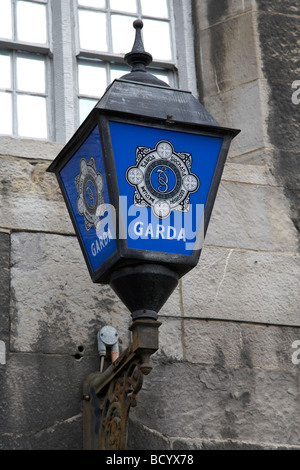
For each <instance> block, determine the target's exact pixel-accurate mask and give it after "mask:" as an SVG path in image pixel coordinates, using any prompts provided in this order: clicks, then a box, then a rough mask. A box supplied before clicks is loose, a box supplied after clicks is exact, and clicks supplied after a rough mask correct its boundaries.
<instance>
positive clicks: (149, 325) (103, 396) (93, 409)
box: [83, 320, 160, 450]
mask: <svg viewBox="0 0 300 470" xmlns="http://www.w3.org/2000/svg"><path fill="white" fill-rule="evenodd" d="M159 325H160V323H159V322H157V321H154V320H136V321H134V322H133V325H132V327H131V328H130V329H131V330H132V332H133V335H132V338H133V339H132V344H131V346H130V347H129V348H128V349H127V350H126V351H124V353H123V354H122V355H121V356H120V357H119V358H118V359H117V360H116V361H115V362H114V363H113V364H111V365H110V366H109V367H108V368H107V369H106V370H105V371H104V372H102V373H101V372H95V373H93V374H90V375H89V376H88V377H87V379H86V380H85V382H84V395H83V398H84V402H83V438H84V445H83V447H84V449H90V450H97V449H99V450H124V449H126V445H127V428H128V416H129V411H130V408H131V407H135V406H136V405H137V398H138V393H139V391H140V390H141V388H142V385H143V380H144V376H145V375H148V374H149V373H150V371H151V369H152V367H151V365H150V356H151V354H153V353H154V352H155V351H156V350H157V349H158V327H159Z"/></svg>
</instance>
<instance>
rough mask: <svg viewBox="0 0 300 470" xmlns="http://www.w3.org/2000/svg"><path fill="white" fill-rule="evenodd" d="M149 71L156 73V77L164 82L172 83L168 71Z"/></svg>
mask: <svg viewBox="0 0 300 470" xmlns="http://www.w3.org/2000/svg"><path fill="white" fill-rule="evenodd" d="M149 72H150V73H152V74H153V75H155V77H157V78H159V79H160V80H162V81H163V82H165V83H167V85H170V80H169V76H168V72H163V71H161V72H158V71H157V70H149Z"/></svg>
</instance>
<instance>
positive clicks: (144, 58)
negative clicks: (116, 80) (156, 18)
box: [122, 20, 169, 87]
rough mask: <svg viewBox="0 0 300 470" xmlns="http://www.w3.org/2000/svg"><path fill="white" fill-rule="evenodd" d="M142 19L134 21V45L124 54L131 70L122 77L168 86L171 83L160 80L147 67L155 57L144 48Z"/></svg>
mask: <svg viewBox="0 0 300 470" xmlns="http://www.w3.org/2000/svg"><path fill="white" fill-rule="evenodd" d="M143 26H144V24H143V22H142V20H135V21H134V22H133V27H134V28H135V30H136V32H135V41H134V44H133V47H132V50H131V52H128V53H127V54H125V56H124V60H125V62H126V63H127V64H128V65H129V66H130V67H131V72H130V73H129V74H127V75H124V76H123V77H122V78H123V79H124V80H129V81H135V82H142V83H150V84H153V85H160V86H166V87H168V86H169V85H168V84H167V83H165V82H163V81H162V80H159V79H158V78H157V77H155V76H154V75H153V74H151V73H149V72H147V70H146V67H147V65H150V64H151V62H152V60H153V58H152V55H151V54H149V52H146V51H145V49H144V43H143V39H142V29H143Z"/></svg>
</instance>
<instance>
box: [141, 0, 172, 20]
mask: <svg viewBox="0 0 300 470" xmlns="http://www.w3.org/2000/svg"><path fill="white" fill-rule="evenodd" d="M141 5H142V15H148V16H156V17H158V18H168V17H169V14H168V5H167V0H141Z"/></svg>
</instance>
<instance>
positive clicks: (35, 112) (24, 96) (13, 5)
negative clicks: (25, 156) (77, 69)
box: [0, 0, 50, 139]
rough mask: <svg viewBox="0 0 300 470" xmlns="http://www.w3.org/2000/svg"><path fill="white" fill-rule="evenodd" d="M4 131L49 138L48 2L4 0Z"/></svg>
mask: <svg viewBox="0 0 300 470" xmlns="http://www.w3.org/2000/svg"><path fill="white" fill-rule="evenodd" d="M0 9H1V14H0V70H1V74H0V110H1V111H0V133H1V134H12V135H19V136H22V137H36V138H43V139H47V138H49V137H50V135H49V134H50V132H49V129H48V123H49V117H48V107H49V86H48V83H49V81H48V80H47V79H46V76H47V74H48V73H49V56H48V52H49V46H48V42H49V40H48V28H47V23H48V22H47V2H46V1H31V2H28V1H23V0H1V6H0Z"/></svg>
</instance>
